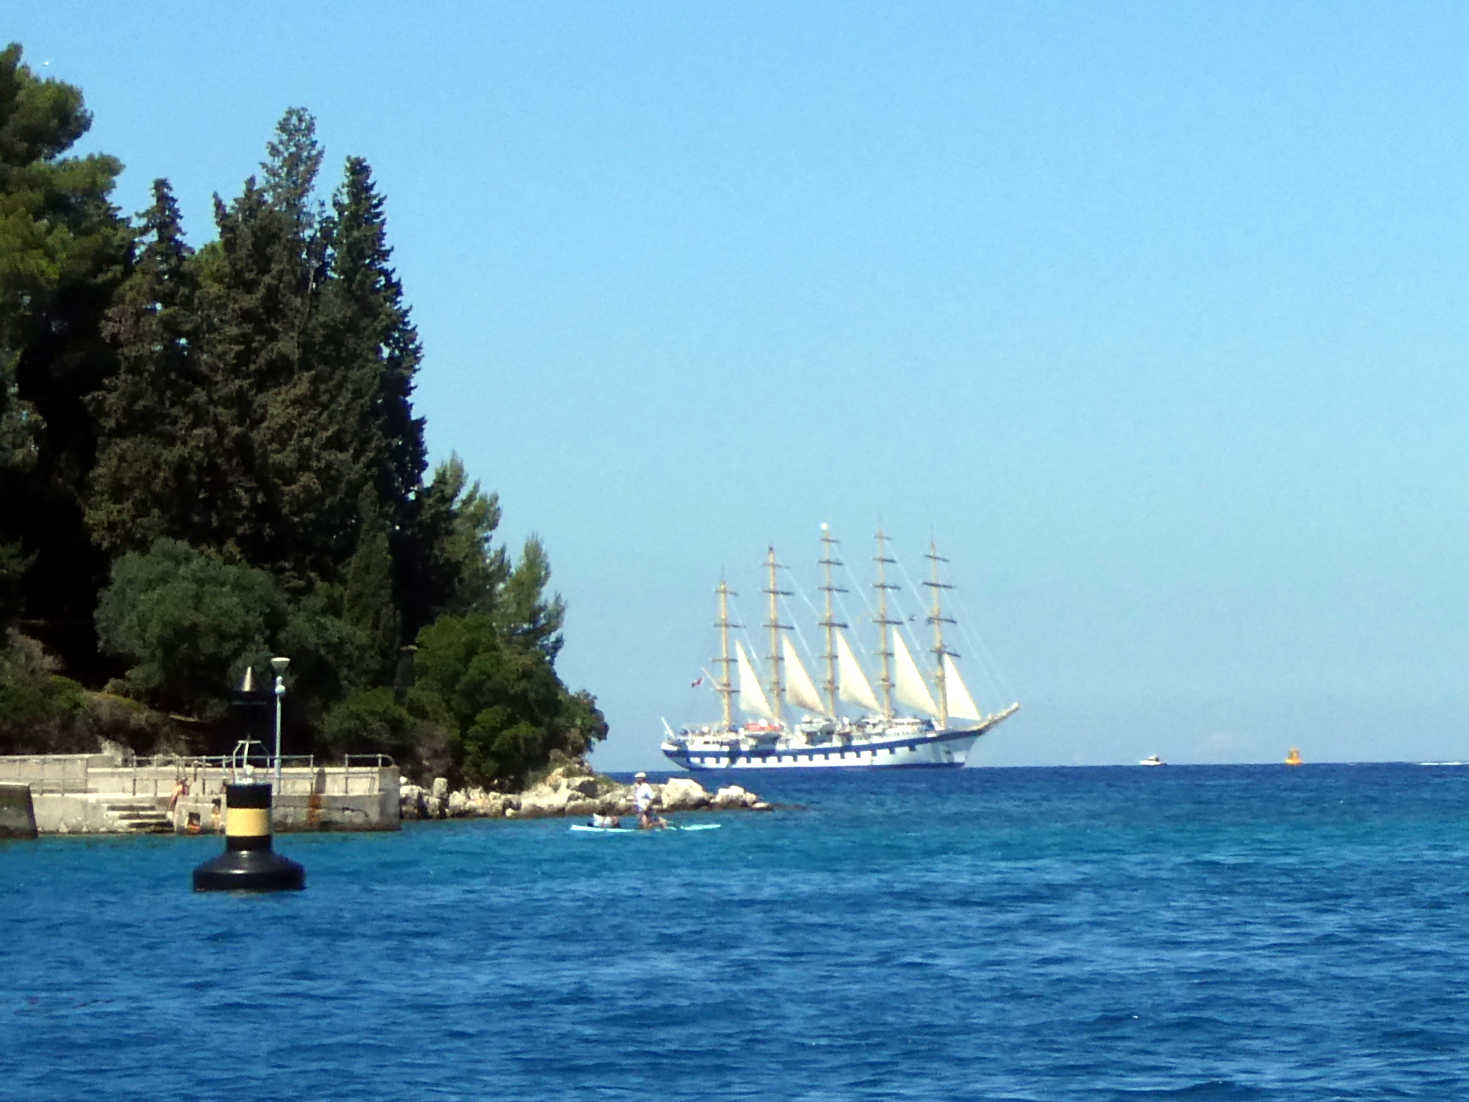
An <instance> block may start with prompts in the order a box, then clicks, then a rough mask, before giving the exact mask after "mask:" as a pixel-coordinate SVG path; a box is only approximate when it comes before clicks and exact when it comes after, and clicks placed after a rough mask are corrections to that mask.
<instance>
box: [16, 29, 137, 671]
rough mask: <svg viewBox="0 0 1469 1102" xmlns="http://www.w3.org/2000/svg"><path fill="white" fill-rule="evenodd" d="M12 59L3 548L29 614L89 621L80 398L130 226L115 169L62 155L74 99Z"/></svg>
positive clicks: (82, 644)
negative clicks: (21, 582)
mask: <svg viewBox="0 0 1469 1102" xmlns="http://www.w3.org/2000/svg"><path fill="white" fill-rule="evenodd" d="M21 56H22V54H21V48H20V46H18V45H14V44H12V45H11V46H9V47H7V48H5V49H4V50H0V501H4V503H5V508H4V509H3V510H0V543H12V544H14V543H19V544H20V545H21V547H22V549H23V553H24V554H25V555H26V556H28V557H29V561H30V564H31V565H30V567H29V569H28V571H27V578H26V587H25V592H26V604H27V609H26V612H27V615H28V616H29V617H31V618H39V619H46V620H49V621H51V622H53V623H54V624H56V625H65V624H74V623H76V622H78V621H80V622H81V623H83V624H85V623H87V622H88V621H89V620H90V614H91V610H92V606H93V603H94V601H95V598H96V591H97V587H98V585H99V584H100V581H101V578H102V577H103V575H104V574H105V570H104V568H103V565H102V560H101V558H100V556H98V555H97V554H95V552H94V551H93V549H92V547H91V546H90V542H89V540H88V539H87V536H86V532H85V530H84V527H83V525H82V508H81V502H80V500H79V494H80V492H81V490H82V487H83V485H84V482H85V479H86V476H87V473H88V471H89V469H90V467H91V463H92V454H93V448H94V442H95V433H94V428H93V424H92V420H91V417H90V415H89V412H88V409H87V397H88V395H90V394H91V393H92V392H93V391H94V390H95V389H96V388H97V386H98V384H99V383H100V382H101V381H102V380H103V379H104V378H105V377H106V376H107V375H108V373H109V372H110V371H111V369H112V357H111V354H110V352H109V350H108V348H107V346H106V344H105V343H104V342H103V340H102V339H101V335H100V319H101V317H102V314H103V312H104V311H105V310H106V308H107V305H108V303H109V301H110V299H111V296H112V293H113V291H114V289H115V288H116V286H117V284H118V282H119V281H120V280H121V278H122V276H123V273H124V268H125V264H126V262H127V259H128V251H129V246H130V231H129V229H128V226H127V224H126V223H125V222H124V221H123V220H122V218H121V217H119V215H118V212H117V210H116V208H114V207H113V206H112V204H111V203H110V202H109V200H108V196H109V194H110V193H111V191H112V187H113V183H114V180H115V179H116V177H117V174H118V172H119V171H120V170H121V165H120V164H119V163H118V161H117V160H116V159H115V158H113V157H108V156H104V155H101V154H92V155H89V156H86V157H71V156H66V155H65V154H66V152H67V150H69V149H70V148H71V147H72V146H73V145H74V144H75V143H76V141H77V140H78V139H79V138H81V137H82V135H84V134H85V133H86V132H87V130H88V128H89V127H90V125H91V115H90V114H89V113H88V112H87V110H86V108H85V106H84V105H83V101H82V94H81V91H80V90H79V89H77V88H75V87H73V86H71V85H68V84H64V83H61V82H60V81H54V80H40V79H37V78H36V76H35V74H34V73H32V72H31V70H30V69H29V68H28V67H27V66H26V65H24V64H23V63H22V61H21ZM61 634H62V633H61V632H54V633H53V635H56V636H60V635H61ZM93 645H94V643H93V640H92V639H91V637H90V633H88V632H85V631H84V632H82V633H81V638H80V639H79V640H70V639H68V640H67V647H68V653H69V654H70V655H71V656H72V657H85V655H86V653H89V652H90V650H91V648H92V647H93Z"/></svg>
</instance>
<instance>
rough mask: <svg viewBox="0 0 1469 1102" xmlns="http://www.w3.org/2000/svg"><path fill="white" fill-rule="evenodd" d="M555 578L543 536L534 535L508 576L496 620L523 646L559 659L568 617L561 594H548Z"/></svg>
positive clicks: (527, 542) (504, 633)
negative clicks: (563, 624) (553, 577)
mask: <svg viewBox="0 0 1469 1102" xmlns="http://www.w3.org/2000/svg"><path fill="white" fill-rule="evenodd" d="M550 581H551V561H550V559H549V558H547V556H546V549H545V547H544V546H543V545H542V543H541V540H540V537H538V536H534V535H532V536H530V537H529V538H527V539H526V541H525V547H524V549H523V550H522V551H521V553H520V561H519V562H517V563H516V564H515V569H513V570H512V571H511V572H510V576H509V577H508V578H506V579H505V584H504V585H503V586H502V587H501V589H500V593H499V596H498V598H497V599H496V601H495V605H494V618H495V623H496V624H497V625H498V626H499V628H500V632H501V634H502V635H503V636H504V637H505V638H506V639H508V640H510V641H512V642H513V643H515V644H517V645H519V646H522V647H532V648H534V649H536V650H538V651H540V652H541V653H542V654H544V655H545V656H546V659H547V661H550V662H554V661H556V656H557V655H558V654H559V653H561V643H562V639H561V624H562V621H563V620H565V619H566V602H565V601H563V600H562V599H561V594H559V593H555V594H552V595H551V596H549V597H548V596H547V595H546V586H547V585H549V584H550Z"/></svg>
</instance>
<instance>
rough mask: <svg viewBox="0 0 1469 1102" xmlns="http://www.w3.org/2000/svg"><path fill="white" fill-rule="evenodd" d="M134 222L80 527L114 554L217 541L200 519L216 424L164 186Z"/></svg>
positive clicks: (190, 281)
mask: <svg viewBox="0 0 1469 1102" xmlns="http://www.w3.org/2000/svg"><path fill="white" fill-rule="evenodd" d="M139 218H140V219H141V221H142V227H141V234H140V240H141V241H143V242H144V244H143V248H142V250H141V252H140V253H139V255H138V257H137V260H136V262H135V263H134V265H133V270H132V272H131V274H130V275H129V276H128V278H127V280H126V281H125V282H124V283H123V285H122V287H121V288H120V289H119V291H118V294H117V296H116V299H115V301H114V303H113V305H112V307H111V308H110V309H109V310H108V312H107V316H106V320H105V321H104V323H103V333H104V335H105V336H106V337H107V338H108V340H109V341H110V342H111V343H112V345H113V347H114V348H115V349H116V352H117V359H118V369H117V372H116V374H114V375H113V376H112V377H111V378H110V379H109V380H107V382H106V384H105V385H104V386H103V387H102V389H101V390H100V391H99V392H98V394H97V395H95V396H94V399H93V403H92V406H93V409H94V410H95V411H96V417H97V425H98V432H99V436H100V442H99V449H98V456H97V465H96V469H95V470H94V472H93V475H92V480H91V487H90V494H89V497H88V501H87V524H88V527H89V529H90V530H91V532H92V536H93V538H94V539H95V540H96V542H97V543H98V545H99V546H101V547H102V548H104V549H105V550H107V551H110V552H114V553H117V552H121V551H130V550H131V551H141V550H145V549H147V548H148V547H149V546H151V545H152V543H153V541H154V540H156V539H159V538H161V537H169V538H172V539H181V540H185V541H188V542H192V543H199V544H204V545H208V544H209V543H211V542H215V540H214V539H213V538H212V537H214V536H215V535H216V534H215V533H212V532H210V531H209V530H208V526H207V524H206V522H205V521H204V520H203V518H202V517H201V511H202V510H205V509H207V501H206V498H205V494H204V492H203V491H204V488H205V487H206V486H207V485H208V483H209V480H208V477H207V473H206V472H208V471H209V470H210V469H211V468H212V466H213V464H214V450H215V441H216V431H215V429H216V425H215V419H214V416H213V409H212V406H211V402H210V398H211V395H210V393H209V390H208V388H207V386H206V382H205V378H204V375H203V373H202V371H201V369H200V363H199V361H200V354H199V349H200V342H201V326H200V324H199V316H198V309H197V301H196V300H197V297H198V289H199V283H198V274H197V272H196V270H195V268H194V266H193V264H192V263H191V259H192V257H193V250H192V249H191V248H189V246H188V245H187V244H186V243H185V242H184V238H183V228H182V225H181V223H180V218H179V211H178V204H177V203H176V202H175V200H174V197H173V192H172V189H171V188H170V187H169V184H168V181H167V180H162V179H160V180H155V181H154V182H153V204H152V205H151V206H150V207H149V208H148V209H147V210H146V211H143V212H142V213H141V214H140V215H139Z"/></svg>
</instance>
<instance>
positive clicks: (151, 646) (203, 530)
mask: <svg viewBox="0 0 1469 1102" xmlns="http://www.w3.org/2000/svg"><path fill="white" fill-rule="evenodd" d="M90 124H91V116H90V114H89V113H88V111H87V110H86V107H85V105H84V101H83V97H82V93H81V91H80V90H79V89H78V88H76V87H74V86H72V85H69V84H66V83H63V82H61V81H58V80H50V79H42V78H40V77H38V76H37V75H36V74H35V73H33V72H32V70H31V69H30V68H29V67H28V66H27V65H26V64H25V63H24V60H23V54H22V49H21V47H20V46H19V45H14V44H12V45H11V46H9V47H8V48H6V49H5V50H3V51H0V491H3V501H4V503H5V508H4V509H3V510H0V627H3V632H4V637H3V640H0V753H21V752H23V753H35V752H60V751H75V750H85V749H91V748H92V747H94V746H95V745H96V743H97V739H98V737H99V736H107V737H111V738H114V739H116V738H119V733H118V725H117V723H115V722H114V721H112V720H111V719H109V717H112V716H116V715H118V714H119V713H126V712H130V711H131V710H132V709H128V708H119V707H117V706H116V701H117V699H118V698H122V699H124V700H126V701H131V702H134V703H135V704H137V705H139V706H142V707H144V708H146V709H147V710H150V711H151V712H152V713H155V714H156V715H157V716H158V717H159V718H158V721H157V722H153V723H146V724H139V723H137V722H135V721H129V722H128V723H126V724H124V725H123V727H124V730H125V732H126V736H127V737H126V741H128V742H129V744H130V745H132V748H133V749H135V750H137V751H139V752H148V751H156V750H160V749H171V750H179V751H183V752H193V753H206V752H207V753H218V752H221V751H222V750H226V749H228V748H229V746H231V745H233V742H234V740H235V739H236V738H237V737H239V734H240V731H241V724H242V716H244V715H245V714H247V713H248V711H249V709H242V708H238V707H234V706H233V705H235V704H239V703H240V697H239V695H238V694H237V693H236V692H235V691H234V690H235V689H236V687H237V686H239V685H240V683H241V680H242V678H243V677H244V675H245V672H246V670H247V668H251V669H253V670H254V672H255V676H256V677H257V678H259V679H260V680H261V682H262V684H264V683H265V679H264V677H263V676H262V675H263V674H264V673H265V671H267V670H268V669H269V665H268V663H269V658H270V657H271V655H274V654H283V655H289V656H290V659H291V665H290V688H289V693H288V694H287V697H286V698H285V699H286V702H287V707H286V711H285V715H284V723H285V726H286V734H285V741H286V744H287V746H288V747H290V748H292V749H293V750H297V751H303V752H304V751H305V750H306V749H307V748H309V749H310V750H311V751H312V752H315V753H317V754H320V755H327V756H336V755H340V754H342V753H345V752H353V753H368V752H380V753H387V754H391V755H392V756H393V757H394V758H395V759H396V760H397V761H399V763H400V764H401V765H403V766H404V767H405V770H406V771H407V772H408V773H409V774H410V775H426V776H432V775H436V774H437V775H445V776H448V777H451V778H453V779H454V780H455V781H456V782H459V781H463V782H468V783H473V784H480V785H487V786H504V785H512V784H515V783H518V782H520V781H523V780H524V779H525V778H526V777H527V776H528V775H530V774H531V773H533V772H535V771H537V770H539V769H543V768H544V767H545V766H546V763H547V762H548V761H550V760H551V759H552V757H553V755H558V754H566V755H571V756H576V755H580V754H584V753H585V752H586V751H587V750H588V749H589V748H590V747H591V746H592V745H593V744H594V743H595V742H597V741H598V740H600V739H602V738H604V737H605V736H606V733H607V726H606V722H605V720H604V719H603V717H602V715H601V713H600V711H599V710H598V708H597V705H596V701H595V699H594V698H593V697H592V696H591V695H590V694H589V693H587V692H585V691H574V690H572V689H570V688H568V687H567V686H566V685H565V684H563V683H562V681H561V679H560V677H559V676H558V675H557V673H556V669H555V663H556V657H557V654H558V652H559V651H560V649H561V645H562V624H563V620H564V618H565V611H566V610H565V604H564V602H563V601H562V599H561V597H560V596H559V595H558V594H556V593H555V592H554V591H552V590H551V588H550V578H551V569H550V561H549V557H548V555H547V551H546V548H545V547H544V546H543V545H542V544H541V542H540V541H539V540H538V539H537V538H535V537H531V538H529V539H527V540H526V541H525V543H524V545H523V546H522V547H521V548H520V549H519V551H518V553H514V554H512V552H511V550H510V549H508V548H506V547H505V546H503V545H502V544H500V543H498V542H497V541H496V531H497V528H498V526H499V523H500V505H499V501H498V498H497V495H496V494H495V493H493V492H491V491H488V490H485V489H483V488H482V487H481V484H480V483H479V482H478V481H476V480H474V479H473V478H471V476H470V475H469V473H468V472H467V471H466V470H465V468H464V465H463V463H462V462H461V461H460V460H459V458H458V457H457V456H452V455H451V456H450V457H449V458H448V459H447V460H445V461H443V462H441V463H439V464H437V465H436V466H435V468H434V469H433V470H432V472H429V470H428V458H427V456H428V447H427V443H426V430H427V426H426V424H425V421H424V419H423V418H422V417H420V416H417V415H416V414H415V411H414V408H413V401H412V398H413V392H414V385H415V378H416V376H417V374H418V372H419V371H420V370H421V368H422V367H423V364H424V360H425V354H424V349H423V347H422V345H421V343H420V341H419V338H418V334H417V331H416V329H415V327H414V325H413V322H412V318H411V311H410V308H409V306H408V302H407V299H406V297H405V293H404V289H403V287H402V285H401V283H400V282H399V280H398V278H397V276H396V274H395V271H394V269H393V267H392V264H391V257H392V250H391V248H390V247H389V245H388V237H387V217H386V200H385V197H384V196H383V195H382V193H381V192H380V191H379V190H378V188H377V186H376V184H375V182H374V179H373V174H372V170H371V168H370V166H369V165H368V163H367V161H365V160H364V159H362V158H361V157H355V156H354V157H348V158H346V160H345V163H344V165H343V170H342V174H341V177H340V179H339V181H338V182H337V183H336V185H335V187H334V189H333V190H332V191H331V194H330V196H329V198H328V199H323V198H321V197H320V192H319V188H320V186H321V180H320V175H321V170H322V167H323V164H324V160H325V153H324V150H323V147H322V146H321V144H320V143H319V142H318V140H317V135H316V125H315V120H314V119H313V117H312V115H311V114H310V112H308V111H307V110H305V109H303V108H299V107H293V108H290V109H289V110H287V111H286V112H285V113H284V115H283V116H282V118H281V120H280V122H279V124H278V125H277V127H276V130H275V133H274V134H273V135H272V137H271V138H270V140H269V142H268V143H267V145H266V150H265V159H264V161H263V162H262V163H261V165H260V173H259V175H258V176H252V177H250V178H248V179H246V180H245V181H244V183H243V185H242V186H241V188H240V190H239V192H238V193H237V194H236V195H234V197H233V198H231V199H228V200H225V199H223V198H221V197H220V196H219V195H218V194H216V196H215V201H214V230H215V235H216V236H215V237H214V239H213V240H211V241H208V242H207V243H205V244H203V245H201V246H199V247H197V248H196V247H194V246H193V245H191V244H189V242H188V240H187V238H186V235H185V231H184V227H183V224H182V218H181V214H180V210H179V207H178V204H177V202H176V201H175V198H174V195H173V192H172V189H171V187H170V184H169V181H168V180H167V178H163V177H160V178H159V179H157V180H155V181H154V183H153V186H152V202H151V204H150V205H149V206H148V208H147V209H146V210H144V211H142V212H140V213H139V214H138V215H137V216H136V218H135V219H134V220H129V219H128V218H126V217H125V216H124V215H123V214H122V212H120V211H119V210H118V209H117V208H116V207H115V206H114V205H113V203H112V202H111V200H110V198H109V197H110V195H111V192H112V189H113V187H114V184H115V182H116V180H117V178H118V176H119V174H120V173H121V171H122V165H121V164H120V163H119V162H118V160H117V159H116V158H113V157H110V156H107V155H105V154H100V153H92V154H87V155H74V154H72V153H71V152H70V151H71V150H72V148H73V147H74V146H75V145H76V143H77V142H78V140H79V139H80V138H82V136H83V135H84V134H86V132H87V131H88V128H89V126H90ZM104 689H105V690H106V693H105V694H104V693H103V690H104ZM104 699H105V700H106V701H107V702H108V703H107V704H106V705H105V706H103V705H101V704H99V701H102V700H104ZM170 715H171V716H174V717H177V719H176V720H175V721H169V720H167V719H166V718H165V717H167V716H170ZM139 741H142V742H145V743H147V745H137V743H138V742H139Z"/></svg>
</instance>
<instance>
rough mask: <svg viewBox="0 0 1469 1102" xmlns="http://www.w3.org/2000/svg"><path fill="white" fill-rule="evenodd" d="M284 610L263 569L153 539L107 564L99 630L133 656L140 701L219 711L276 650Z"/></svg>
mask: <svg viewBox="0 0 1469 1102" xmlns="http://www.w3.org/2000/svg"><path fill="white" fill-rule="evenodd" d="M287 616H288V612H287V606H286V604H285V602H284V600H283V599H282V597H281V594H280V592H279V591H278V590H277V588H276V585H275V582H274V581H273V580H272V579H271V577H270V575H269V574H267V573H265V572H264V571H262V570H256V569H254V568H252V567H248V566H239V565H235V564H231V563H226V562H223V561H221V560H220V559H219V558H217V557H216V556H213V555H208V554H204V553H202V552H200V551H196V550H194V549H193V548H191V547H189V546H188V545H187V544H183V543H180V542H178V541H177V540H158V541H157V542H156V543H154V545H153V546H152V547H151V548H150V549H149V550H148V551H147V553H138V552H129V553H127V554H125V555H123V556H122V557H121V558H120V559H118V560H117V562H116V564H115V565H114V566H113V569H112V581H111V583H110V584H109V585H108V587H107V589H106V590H105V591H104V592H103V594H102V599H101V601H100V602H99V604H98V606H97V632H98V636H99V638H100V639H101V642H102V645H103V646H104V647H105V648H106V649H107V650H108V651H109V652H110V653H113V654H118V655H121V656H122V657H124V658H126V659H127V660H128V661H129V662H130V663H131V665H130V666H129V668H128V671H127V676H126V682H127V685H128V688H129V689H130V690H131V691H132V692H133V693H134V694H135V695H136V696H137V697H138V698H139V699H141V700H144V701H147V702H148V703H151V704H154V705H156V706H158V707H160V708H164V709H167V710H172V711H182V712H186V713H191V714H195V715H200V716H205V717H218V716H219V715H221V714H222V713H223V711H224V706H225V703H226V701H227V700H228V696H229V691H230V689H231V688H232V687H233V686H234V685H235V684H236V682H237V681H238V678H239V675H240V673H241V672H243V670H244V667H245V665H246V664H247V663H250V662H254V663H260V662H262V660H263V657H264V656H266V655H269V654H272V653H275V648H274V646H273V644H276V643H277V641H278V639H279V637H280V636H281V634H282V633H283V630H284V628H285V626H286V622H287Z"/></svg>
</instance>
